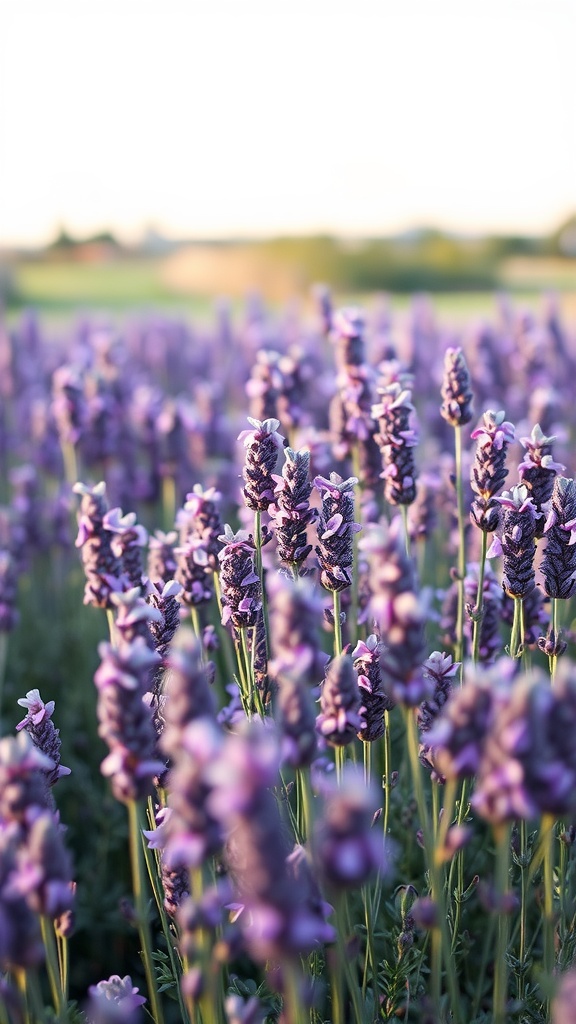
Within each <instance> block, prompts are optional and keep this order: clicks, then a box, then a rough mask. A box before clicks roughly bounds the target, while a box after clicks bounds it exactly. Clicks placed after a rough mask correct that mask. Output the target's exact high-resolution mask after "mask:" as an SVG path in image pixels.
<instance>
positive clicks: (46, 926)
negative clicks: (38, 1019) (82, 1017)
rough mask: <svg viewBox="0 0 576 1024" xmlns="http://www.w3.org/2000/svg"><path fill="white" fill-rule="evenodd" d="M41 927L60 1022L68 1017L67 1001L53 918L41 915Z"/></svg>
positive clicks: (51, 989) (55, 1006) (52, 992)
mask: <svg viewBox="0 0 576 1024" xmlns="http://www.w3.org/2000/svg"><path fill="white" fill-rule="evenodd" d="M40 925H41V928H42V941H43V943H44V949H45V950H46V970H47V972H48V981H49V983H50V992H51V994H52V1002H53V1003H54V1009H55V1011H56V1016H57V1018H58V1020H59V1021H64V1020H65V1017H66V1001H65V999H64V993H63V991H62V984H61V976H60V964H59V962H58V952H57V948H56V936H55V935H54V922H53V921H52V920H51V918H49V917H47V916H46V914H41V915H40Z"/></svg>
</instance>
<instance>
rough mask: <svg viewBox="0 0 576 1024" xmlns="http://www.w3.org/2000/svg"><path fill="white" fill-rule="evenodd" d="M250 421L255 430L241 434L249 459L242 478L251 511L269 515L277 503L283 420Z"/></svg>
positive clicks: (246, 500) (244, 492)
mask: <svg viewBox="0 0 576 1024" xmlns="http://www.w3.org/2000/svg"><path fill="white" fill-rule="evenodd" d="M248 422H249V423H251V424H252V428H253V429H252V430H243V431H241V433H240V434H239V435H238V440H239V441H242V442H243V444H244V447H245V448H246V460H245V464H244V468H243V470H242V475H243V477H244V481H245V486H244V489H243V494H244V500H245V502H246V505H247V506H248V508H250V509H252V511H254V512H265V511H266V510H267V508H268V506H269V505H271V504H272V502H273V501H274V480H273V475H272V474H273V473H274V470H275V468H276V462H277V461H278V449H279V448H281V447H282V445H283V443H284V438H283V437H282V435H281V434H279V433H278V427H279V426H280V421H279V420H277V419H268V420H263V421H261V420H254V419H252V418H251V417H250V416H249V417H248Z"/></svg>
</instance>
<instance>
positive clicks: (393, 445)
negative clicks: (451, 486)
mask: <svg viewBox="0 0 576 1024" xmlns="http://www.w3.org/2000/svg"><path fill="white" fill-rule="evenodd" d="M378 392H379V394H380V397H381V401H380V402H379V403H378V405H373V406H372V415H373V416H374V418H375V419H377V420H378V428H379V433H378V434H376V441H377V443H378V445H379V448H380V453H381V456H382V464H383V466H384V469H383V472H382V474H381V476H382V478H383V480H384V496H385V498H386V500H387V501H389V502H390V504H391V505H411V504H412V502H413V501H414V499H415V497H416V466H415V464H414V455H413V451H412V449H413V448H414V446H415V445H416V444H417V443H418V434H417V432H416V430H415V429H414V426H413V425H412V418H413V414H414V406H413V405H412V402H411V401H410V399H411V397H412V395H411V392H410V391H408V390H406V389H404V388H402V386H401V385H400V384H398V383H397V382H396V383H393V384H389V385H388V386H387V387H384V388H378Z"/></svg>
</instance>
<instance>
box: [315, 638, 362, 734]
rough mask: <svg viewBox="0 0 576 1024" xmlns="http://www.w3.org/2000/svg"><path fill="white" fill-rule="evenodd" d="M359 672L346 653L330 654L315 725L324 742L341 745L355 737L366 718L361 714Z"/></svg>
mask: <svg viewBox="0 0 576 1024" xmlns="http://www.w3.org/2000/svg"><path fill="white" fill-rule="evenodd" d="M360 706H361V699H360V691H359V688H358V676H357V675H356V672H355V671H354V664H353V661H352V658H351V657H350V655H349V654H346V653H344V654H340V655H339V656H338V657H336V658H333V660H332V661H331V662H330V663H329V665H328V668H327V669H326V678H325V680H324V683H323V685H322V689H321V691H320V709H321V710H320V714H319V715H318V718H317V722H316V728H317V729H318V732H319V733H320V735H321V736H323V737H324V739H325V740H326V742H327V743H330V744H331V745H332V746H336V747H343V746H346V744H348V743H352V741H353V740H354V739H355V737H356V733H357V732H360V731H361V730H362V729H363V728H364V726H365V722H364V719H363V717H362V716H361V714H360Z"/></svg>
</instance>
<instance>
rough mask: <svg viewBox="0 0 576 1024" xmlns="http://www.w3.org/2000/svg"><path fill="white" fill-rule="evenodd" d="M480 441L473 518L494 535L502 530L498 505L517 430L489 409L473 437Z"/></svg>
mask: <svg viewBox="0 0 576 1024" xmlns="http://www.w3.org/2000/svg"><path fill="white" fill-rule="evenodd" d="M470 436H471V438H472V440H474V441H476V456H475V459H474V465H473V467H472V476H471V485H472V490H473V491H474V493H475V494H476V497H475V499H474V501H473V502H472V508H471V511H470V516H471V519H472V522H474V523H475V524H476V526H477V527H478V528H479V529H480V530H484V532H485V533H493V532H494V530H495V529H496V527H497V526H498V520H499V518H500V510H499V508H498V505H497V503H496V502H495V500H494V499H495V498H496V495H497V494H498V493H499V492H500V491H501V489H502V484H503V483H504V480H505V479H506V477H507V476H508V470H507V469H506V466H505V462H506V451H507V448H508V445H509V444H511V443H512V441H513V440H514V427H513V425H512V423H509V422H508V421H507V420H505V419H504V412H503V411H502V410H501V411H500V412H493V411H492V410H491V409H489V410H488V411H487V412H485V413H484V416H483V417H482V424H481V425H480V426H479V427H477V428H476V430H473V431H472V434H471V435H470Z"/></svg>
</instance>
